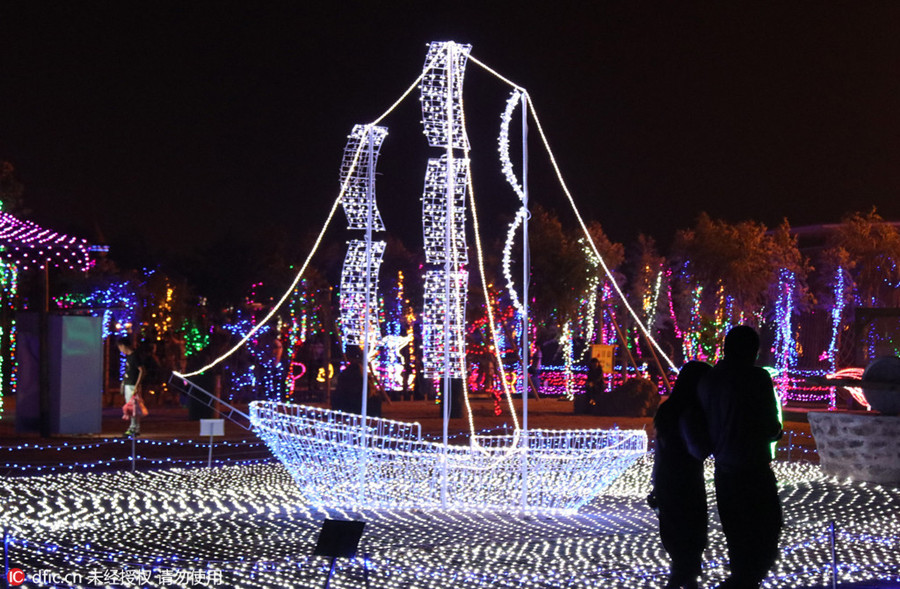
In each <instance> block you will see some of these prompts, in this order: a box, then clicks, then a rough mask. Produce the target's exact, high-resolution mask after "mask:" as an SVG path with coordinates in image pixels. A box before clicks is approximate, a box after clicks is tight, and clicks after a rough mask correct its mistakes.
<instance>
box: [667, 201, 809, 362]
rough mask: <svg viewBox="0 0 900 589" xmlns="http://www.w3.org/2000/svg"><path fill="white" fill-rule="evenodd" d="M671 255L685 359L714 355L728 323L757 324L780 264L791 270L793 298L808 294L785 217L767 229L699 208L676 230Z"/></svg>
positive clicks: (773, 295) (767, 309)
mask: <svg viewBox="0 0 900 589" xmlns="http://www.w3.org/2000/svg"><path fill="white" fill-rule="evenodd" d="M672 257H673V263H674V268H675V272H674V273H673V279H674V281H675V284H676V287H677V288H678V291H679V294H680V296H677V295H676V297H675V309H676V314H677V322H678V329H679V330H680V331H681V332H683V333H684V338H683V340H682V342H683V345H684V354H685V360H689V359H707V360H717V359H718V358H719V357H720V355H721V352H722V350H721V343H722V340H723V338H724V335H725V333H726V332H727V331H728V329H730V328H731V327H732V326H734V325H737V324H750V325H755V326H757V327H758V326H760V325H761V324H762V323H763V322H764V321H765V318H766V316H767V315H772V314H773V311H774V309H775V306H776V305H775V303H776V301H777V299H778V296H779V291H778V284H779V272H780V271H781V270H782V269H788V270H791V271H792V272H793V273H794V276H795V280H796V283H795V291H794V292H793V294H792V297H793V300H794V301H802V300H805V299H806V297H807V292H808V290H807V288H806V274H807V271H808V265H807V262H806V260H805V258H803V256H802V255H801V254H800V252H799V250H798V248H797V243H796V239H795V238H792V237H791V236H790V227H789V226H788V225H787V221H785V222H784V223H782V225H781V226H779V227H778V229H776V230H775V231H773V232H770V231H768V230H767V228H766V226H765V225H762V224H760V223H756V222H753V221H742V222H740V223H737V224H734V225H732V224H729V223H726V222H725V221H721V220H714V219H712V218H710V217H709V215H707V214H706V213H701V215H700V217H699V218H698V220H697V223H696V225H695V226H694V228H692V229H687V230H681V231H678V233H677V234H676V237H675V244H674V246H673V256H672ZM773 319H774V317H773Z"/></svg>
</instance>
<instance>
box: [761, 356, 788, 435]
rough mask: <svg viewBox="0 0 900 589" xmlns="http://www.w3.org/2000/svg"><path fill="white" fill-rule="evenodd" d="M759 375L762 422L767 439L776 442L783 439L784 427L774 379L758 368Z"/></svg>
mask: <svg viewBox="0 0 900 589" xmlns="http://www.w3.org/2000/svg"><path fill="white" fill-rule="evenodd" d="M756 370H757V375H758V376H759V379H760V382H761V384H760V388H761V389H762V399H761V401H762V415H761V417H762V421H761V423H762V424H763V427H764V432H765V435H766V439H768V440H770V441H772V442H775V441H777V440H780V439H781V436H782V434H783V433H784V430H783V429H782V428H783V427H784V426H783V424H782V423H781V419H779V417H778V414H779V411H778V396H777V395H776V394H775V385H774V384H773V383H772V377H771V376H769V373H768V372H767V371H766V370H764V369H762V368H758V367H757V369H756Z"/></svg>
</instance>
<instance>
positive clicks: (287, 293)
mask: <svg viewBox="0 0 900 589" xmlns="http://www.w3.org/2000/svg"><path fill="white" fill-rule="evenodd" d="M433 65H434V60H432V63H430V64H428V66H427V67H426V68H424V69H423V71H422V73H421V74H419V77H418V78H416V81H415V82H413V83H412V84H410V86H409V88H407V89H406V91H405V92H404V93H403V94H402V95H401V96H400V98H398V99H397V100H396V101H395V102H394V103H393V104H392V105H391V106H390V108H388V109H387V110H386V111H385V112H384V113H383V114H382V115H381V116H379V117H378V118H377V119H375V120H374V121H372V122H371V123H369V124H368V125H366V127H374V126H375V125H377V124H378V123H380V122H381V121H382V120H384V118H385V117H387V116H388V115H389V114H391V113H392V112H393V111H394V110H395V109H396V108H397V107H398V106H399V105H400V103H401V102H403V100H404V99H406V97H407V96H409V95H410V93H412V91H413V90H415V89H416V87H417V86H418V85H419V83H420V82H421V81H422V78H423V77H424V76H425V74H426V73H428V71H429V70H430V69H431V68H432V67H433ZM363 145H364V144H363V143H362V142H360V144H359V146H358V147H357V149H356V153H355V154H354V156H353V163H352V164H351V166H350V169H349V171H348V172H347V179H346V180H345V181H344V182H343V184H341V191H340V192H339V193H338V196H337V198H336V199H335V200H334V204H332V205H331V210H330V211H329V212H328V216H327V218H326V219H325V223H324V224H323V225H322V229H321V230H320V231H319V235H318V236H317V237H316V241H315V243H313V247H312V249H311V250H310V252H309V254H308V255H307V256H306V260H304V262H303V266H301V267H300V270H299V271H298V272H297V275H296V276H294V280H293V282H291V285H290V286H289V287H288V288H287V290H285V292H284V294H283V295H282V296H281V298H280V299H278V302H277V303H275V306H274V307H272V309H271V311H269V312H268V313H267V314H266V316H265V317H263V318H262V319H261V320H260V321H259V322H258V323H257V324H256V325H254V326H253V328H252V329H250V331H248V332H247V334H246V335H244V337H242V338H241V339H240V341H238V343H236V344H235V345H234V346H233V347H232V348H231V349H229V350H228V351H227V352H225V353H224V354H222V355H221V356H219V357H218V358H216V359H215V360H213V361H212V362H210V363H209V364H207V365H206V366H204V367H203V368H200V369H198V370H195V371H193V372H188V373H184V374H182V373H179V372H174V374H175V375H176V376H180V377H181V378H190V377H192V376H197V375H198V374H202V373H203V372H206V371H207V370H209V369H210V368H213V367H214V366H217V365H218V364H220V363H221V362H222V361H223V360H225V359H226V358H228V357H230V356H232V355H233V354H234V353H235V352H237V351H238V350H240V349H241V347H243V345H244V344H246V343H247V342H248V341H249V340H250V338H252V337H253V336H254V335H255V334H256V332H258V331H259V330H260V329H262V327H263V326H264V325H265V324H266V323H268V322H269V320H271V319H272V317H274V316H275V314H276V313H277V312H278V311H279V310H280V309H281V307H282V306H283V305H284V303H285V302H287V300H288V298H290V296H291V293H292V292H294V289H295V288H296V287H297V284H299V283H300V279H301V278H302V277H303V273H304V272H306V268H307V266H309V262H310V260H312V257H313V255H315V253H316V251H318V249H319V245H321V243H322V239H323V238H324V237H325V231H326V230H327V229H328V226H329V225H330V224H331V220H332V219H333V218H334V214H335V212H336V211H337V210H338V207H339V206H340V205H341V201H342V200H343V198H344V193H345V192H346V191H347V186H349V184H350V181H351V178H352V176H353V170H355V169H356V164H357V163H358V162H359V154H360V153H361V152H362V148H363Z"/></svg>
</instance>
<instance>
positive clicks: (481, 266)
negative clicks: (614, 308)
mask: <svg viewBox="0 0 900 589" xmlns="http://www.w3.org/2000/svg"><path fill="white" fill-rule="evenodd" d="M459 110H460V119H461V123H462V127H463V129H465V127H466V110H465V108H463V100H462V96H460V109H459ZM465 156H466V159H468V160H469V161H470V162H471V158H469V150H468V149H466V150H465ZM467 184H468V189H469V206H470V207H471V209H472V232H473V233H474V235H475V250H476V254H477V255H476V258H477V260H478V272H479V274H480V276H481V289H482V292H483V293H484V301H485V308H486V309H487V316H488V325H489V326H490V330H491V340H492V341H493V342H495V345H494V346H493V347H494V350H493V353H494V357H495V358H496V360H497V367H498V371H499V372H500V382H501V383H502V384H501V386H502V387H503V394H504V396H505V397H506V401H507V404H508V405H509V412H510V415H512V419H513V423H514V425H515V429H514V434H513V435H514V438H515V439H514V442H515V443H513V444H512V445H511V449H512V448H516V447H518V445H519V444H518V437H517V436H518V432H519V431H520V427H519V418H518V415H517V414H516V409H515V406H514V405H513V400H512V394H511V393H510V386H509V382H508V381H507V380H506V371H505V370H504V368H503V361H502V359H501V358H500V351H499V349H498V347H497V346H496V341H497V329H496V325H495V323H494V312H493V309H492V308H491V299H490V293H489V292H488V287H487V276H486V273H485V270H484V251H483V249H482V247H481V235H480V228H479V224H478V214H477V211H476V209H475V186H474V184H473V182H472V173H471V170H469V174H468V175H467ZM454 230H455V224H451V231H454ZM457 312H458V311H457ZM461 331H462V330H461ZM461 337H464V336H461ZM463 344H464V342H463ZM460 362H461V363H462V364H463V366H462V368H463V374H466V372H465V353H463V354H462V355H461V360H460ZM467 381H468V379H465V378H464V379H463V390H464V391H465V394H464V397H465V401H466V410H467V411H468V416H469V431H470V433H471V438H470V440H471V444H472V445H473V447H480V445H479V444H478V440H477V437H476V435H475V421H474V417H473V414H472V407H471V404H470V402H469V392H468V382H467Z"/></svg>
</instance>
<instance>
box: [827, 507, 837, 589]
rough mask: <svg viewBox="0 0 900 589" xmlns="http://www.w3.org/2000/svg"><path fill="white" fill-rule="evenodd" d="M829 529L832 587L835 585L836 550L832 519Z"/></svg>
mask: <svg viewBox="0 0 900 589" xmlns="http://www.w3.org/2000/svg"><path fill="white" fill-rule="evenodd" d="M828 527H829V531H830V536H831V586H832V588H836V587H837V576H838V572H837V550H836V549H835V531H834V520H831V523H830V524H829V526H828Z"/></svg>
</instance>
